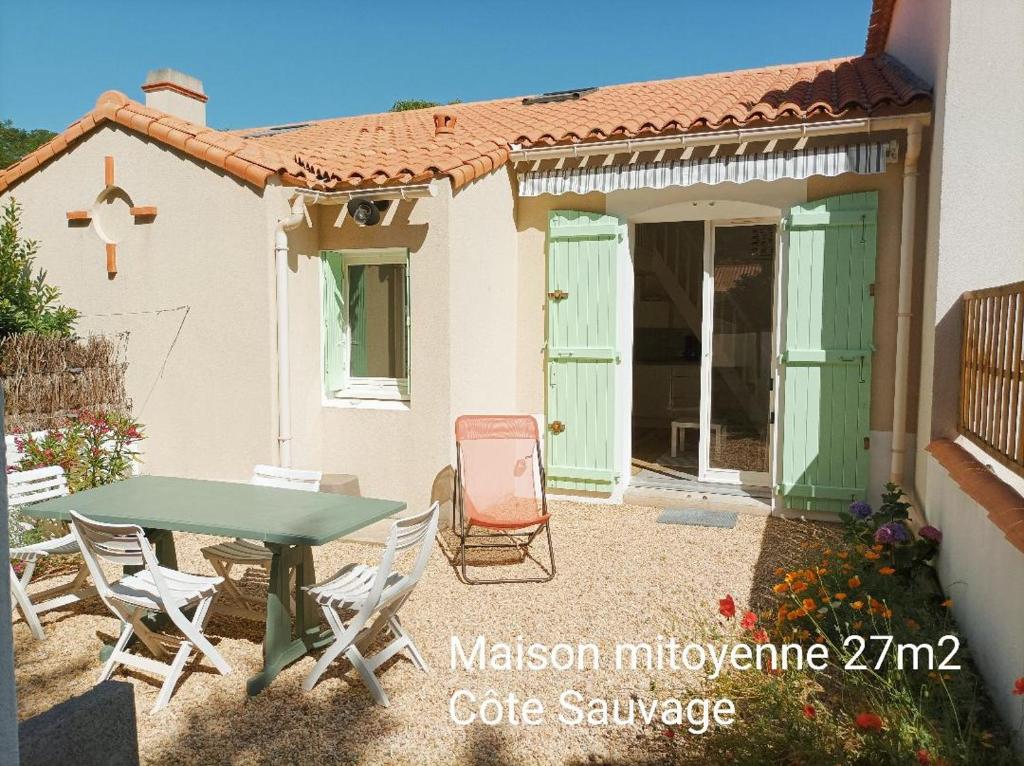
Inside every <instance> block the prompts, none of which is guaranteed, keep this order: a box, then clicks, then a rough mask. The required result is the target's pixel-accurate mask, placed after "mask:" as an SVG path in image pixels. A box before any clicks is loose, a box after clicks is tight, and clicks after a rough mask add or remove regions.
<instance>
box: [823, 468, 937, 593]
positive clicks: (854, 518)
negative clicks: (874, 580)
mask: <svg viewBox="0 0 1024 766" xmlns="http://www.w3.org/2000/svg"><path fill="white" fill-rule="evenodd" d="M909 517H910V504H909V503H906V502H904V501H903V490H902V489H901V488H900V487H898V486H896V485H895V484H891V483H890V484H886V485H885V492H884V493H883V494H882V505H881V507H880V508H879V509H878V511H874V510H873V509H872V508H871V506H870V505H869V504H868V503H866V502H864V501H863V500H858V501H856V502H854V503H851V504H850V509H849V511H848V512H844V513H840V514H839V518H840V521H841V522H842V524H843V531H844V534H845V537H846V539H847V541H849V542H852V543H854V544H858V543H860V544H863V545H868V546H872V548H873V549H874V546H878V545H881V546H883V547H882V549H874V552H875V553H878V554H880V556H879V558H880V559H885V562H886V563H885V564H882V565H881V566H882V567H887V568H888V569H891V570H892V571H891V572H889V574H896V575H900V576H901V577H903V578H906V579H910V578H912V577H915V576H919V575H921V574H922V573H923V572H925V571H927V570H928V569H930V566H931V563H932V560H933V559H934V558H935V554H936V553H937V552H938V550H939V544H940V543H941V542H942V532H940V531H939V530H937V529H936V528H935V527H932V526H925V527H922V528H921V529H920V530H919V531H918V534H917V536H915V535H914V533H913V532H912V531H911V529H910V526H909V525H908V524H907V519H909ZM869 558H870V557H869Z"/></svg>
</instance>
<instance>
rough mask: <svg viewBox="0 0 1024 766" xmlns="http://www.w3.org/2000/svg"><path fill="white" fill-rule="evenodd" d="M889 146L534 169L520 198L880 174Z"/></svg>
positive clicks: (522, 178)
mask: <svg viewBox="0 0 1024 766" xmlns="http://www.w3.org/2000/svg"><path fill="white" fill-rule="evenodd" d="M887 146H888V145H887V143H886V142H872V143H862V144H849V145H841V146H818V147H810V148H804V149H794V150H790V151H779V152H767V153H755V152H751V153H748V154H741V155H738V156H737V155H725V156H718V157H702V158H698V159H688V160H682V159H680V160H672V161H669V162H643V163H632V164H628V165H609V166H606V167H582V168H561V169H557V170H536V171H529V172H525V173H520V174H519V196H521V197H539V196H540V195H542V194H570V193H573V194H587V193H588V192H604V193H606V194H607V193H608V192H615V191H625V190H629V189H665V188H668V187H670V186H695V185H697V184H723V183H736V184H742V183H747V182H748V181H777V180H779V179H782V178H792V179H802V178H810V177H811V176H838V175H842V174H844V173H858V174H861V175H867V174H871V173H883V172H885V163H886V149H887Z"/></svg>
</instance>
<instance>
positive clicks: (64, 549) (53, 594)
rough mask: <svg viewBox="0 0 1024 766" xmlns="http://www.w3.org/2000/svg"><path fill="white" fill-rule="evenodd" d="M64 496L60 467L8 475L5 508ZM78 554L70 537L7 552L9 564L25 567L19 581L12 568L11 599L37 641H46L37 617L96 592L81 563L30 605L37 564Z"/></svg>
mask: <svg viewBox="0 0 1024 766" xmlns="http://www.w3.org/2000/svg"><path fill="white" fill-rule="evenodd" d="M67 494H68V479H67V476H66V475H65V474H64V469H63V468H61V467H60V466H59V465H53V466H47V467H46V468H34V469H32V470H30V471H15V472H13V473H9V474H7V504H8V506H9V507H10V508H19V507H21V506H24V505H28V504H30V503H38V502H40V501H42V500H49V499H50V498H53V497H64V496H65V495H67ZM78 552H79V551H78V543H77V542H75V538H74V536H73V535H71V534H67V535H64V536H63V537H57V538H54V539H53V540H44V541H43V542H41V543H33V544H32V545H22V546H19V547H17V548H11V550H10V559H11V561H12V562H13V561H21V562H23V563H24V565H25V569H24V570H23V571H22V573H21V577H18V576H17V575H16V574H15V572H14V567H13V565H12V566H11V596H12V599H13V601H14V604H15V606H16V607H17V608H18V611H19V612H20V613H21V617H22V619H23V620H25V623H26V624H27V625H28V627H29V630H31V631H32V635H33V636H35V637H36V638H37V639H39V640H42V639H44V638H46V634H45V633H43V626H42V624H41V623H40V622H39V615H40V614H42V613H43V612H48V611H50V610H51V609H57V608H59V607H62V606H67V605H68V604H73V603H74V602H76V601H81V600H82V599H84V598H88V597H89V596H92V595H95V593H96V589H95V588H92V587H87V586H86V584H85V583H86V580H87V579H88V576H89V570H88V569H87V568H86V565H85V562H84V561H83V562H81V563H80V564H79V565H78V572H77V573H76V574H75V577H74V579H73V580H72V581H71V582H69V583H66V584H64V585H58V586H56V587H54V588H49V589H47V590H45V591H42V592H40V593H36V594H34V596H33V597H34V599H35V600H34V601H33V597H30V596H29V594H28V584H29V581H31V579H32V575H33V573H34V572H35V569H36V564H38V563H39V561H40V559H42V558H44V557H46V556H51V555H57V554H63V555H69V554H77V553H78Z"/></svg>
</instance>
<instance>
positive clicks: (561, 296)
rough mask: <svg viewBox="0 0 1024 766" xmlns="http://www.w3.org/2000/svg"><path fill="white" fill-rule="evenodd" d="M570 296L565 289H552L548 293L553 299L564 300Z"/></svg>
mask: <svg viewBox="0 0 1024 766" xmlns="http://www.w3.org/2000/svg"><path fill="white" fill-rule="evenodd" d="M568 297H569V293H567V292H566V291H565V290H552V291H551V292H550V293H548V298H550V299H551V300H553V301H564V300H565V299H566V298H568Z"/></svg>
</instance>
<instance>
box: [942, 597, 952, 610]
mask: <svg viewBox="0 0 1024 766" xmlns="http://www.w3.org/2000/svg"><path fill="white" fill-rule="evenodd" d="M942 606H944V607H946V609H949V608H950V607H952V606H953V599H951V598H947V599H946V600H945V601H943V602H942Z"/></svg>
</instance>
